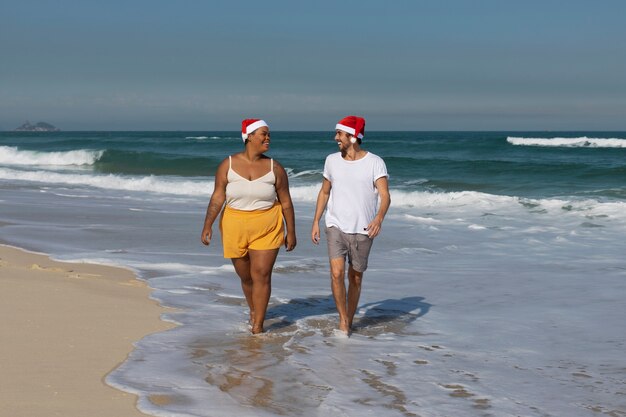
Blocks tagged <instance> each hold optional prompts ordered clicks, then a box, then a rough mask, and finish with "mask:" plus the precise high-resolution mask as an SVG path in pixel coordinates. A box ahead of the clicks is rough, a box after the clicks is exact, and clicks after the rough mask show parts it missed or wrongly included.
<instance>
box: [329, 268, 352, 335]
mask: <svg viewBox="0 0 626 417" xmlns="http://www.w3.org/2000/svg"><path fill="white" fill-rule="evenodd" d="M345 263H346V261H345V259H344V258H335V259H331V260H330V279H331V288H332V290H333V298H334V299H335V305H336V307H337V312H338V313H339V330H341V331H342V332H344V333H346V334H348V333H349V332H350V326H349V324H348V323H349V322H348V312H347V309H346V283H345Z"/></svg>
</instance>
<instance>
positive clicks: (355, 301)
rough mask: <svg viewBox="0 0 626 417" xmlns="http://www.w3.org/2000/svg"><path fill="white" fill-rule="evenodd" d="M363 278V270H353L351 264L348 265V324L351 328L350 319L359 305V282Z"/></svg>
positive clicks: (351, 319) (352, 318)
mask: <svg viewBox="0 0 626 417" xmlns="http://www.w3.org/2000/svg"><path fill="white" fill-rule="evenodd" d="M362 280H363V272H359V271H355V270H354V269H353V268H352V265H350V266H349V267H348V282H349V284H348V311H347V317H348V326H349V328H350V329H352V321H353V320H354V314H355V313H356V309H357V308H358V306H359V298H360V297H361V282H362Z"/></svg>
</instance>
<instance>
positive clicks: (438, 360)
mask: <svg viewBox="0 0 626 417" xmlns="http://www.w3.org/2000/svg"><path fill="white" fill-rule="evenodd" d="M333 136H334V135H333V133H332V132H273V133H272V143H271V149H270V152H269V153H268V154H269V155H270V156H272V157H274V158H276V159H278V160H279V161H280V162H281V163H282V165H283V166H285V167H286V169H287V170H288V173H289V178H290V189H291V193H292V197H293V200H294V205H295V209H296V226H297V227H296V228H297V234H298V246H297V248H296V249H295V250H294V251H293V252H289V253H285V252H284V251H283V252H281V253H280V254H279V257H278V261H277V264H276V267H275V270H274V275H273V292H272V299H271V302H270V308H269V311H268V326H267V328H268V332H267V333H266V334H265V335H263V336H261V337H251V336H249V335H248V333H249V332H248V330H247V328H246V325H245V321H246V316H247V314H246V311H245V301H244V300H243V298H242V294H241V289H240V285H239V281H238V279H237V277H236V274H235V273H234V271H233V268H232V265H231V264H230V263H229V262H228V261H227V260H225V259H224V258H223V257H222V255H221V247H220V243H219V241H215V242H214V243H212V245H211V246H210V247H208V248H207V247H204V246H203V245H201V244H200V241H199V240H200V230H201V227H202V222H203V219H204V212H205V209H206V205H207V203H208V200H209V198H210V194H211V192H212V187H213V173H214V171H215V168H216V166H217V164H218V163H219V162H220V161H221V160H222V159H223V158H224V157H226V156H227V155H228V154H231V153H235V152H238V151H239V150H241V149H242V148H243V144H242V141H241V138H240V136H239V135H238V134H237V133H236V132H58V133H24V132H20V133H17V132H2V133H0V241H2V242H5V243H8V244H13V245H16V246H20V247H24V248H27V249H31V250H36V251H41V252H45V253H50V254H51V255H52V256H53V257H55V258H58V259H62V260H76V261H81V260H86V261H92V262H101V263H107V264H116V265H124V266H127V267H131V268H133V269H134V270H135V271H136V272H137V274H138V275H139V276H140V277H141V278H142V279H145V280H146V281H148V283H149V285H150V286H151V287H152V288H153V289H154V290H153V297H154V298H156V299H158V300H159V301H160V302H161V303H163V304H165V305H167V306H172V307H176V308H177V310H176V311H172V312H169V313H167V314H166V315H165V316H164V319H165V320H171V321H174V322H176V323H178V324H179V326H178V327H176V328H174V329H171V330H168V331H166V332H162V333H157V334H154V335H149V336H147V337H145V338H144V339H142V340H141V341H138V343H137V344H136V350H135V351H134V352H133V353H132V354H131V356H130V357H129V358H128V360H127V361H126V362H125V363H124V364H122V365H121V366H120V367H119V368H118V369H116V370H115V371H114V372H113V373H111V374H110V375H109V376H108V377H107V382H108V383H110V384H111V385H114V386H116V387H118V388H120V389H124V390H126V391H129V392H133V393H136V394H137V395H139V407H140V408H141V409H142V410H143V411H145V412H147V413H150V414H153V415H158V416H203V417H204V416H207V417H208V416H224V415H240V416H259V415H303V416H317V415H338V416H369V415H371V416H377V417H378V416H383V417H385V416H414V415H419V416H433V417H435V416H437V417H439V416H442V415H463V416H482V415H497V416H517V415H527V416H546V415H549V416H562V415H567V416H574V417H576V416H596V415H603V414H606V415H620V414H624V413H626V400H625V399H624V398H625V397H624V388H623V387H624V386H626V372H624V369H626V361H625V360H624V355H623V352H624V349H625V348H626V324H625V323H626V322H625V321H624V317H626V303H624V301H623V294H624V293H625V292H626V260H625V259H626V258H625V257H624V253H626V240H625V239H624V235H625V233H626V201H625V200H626V162H625V161H626V158H625V157H626V132H368V133H367V136H366V138H365V141H364V144H363V146H364V147H365V148H366V149H367V150H369V151H371V152H374V153H376V154H378V155H379V156H381V157H383V158H384V159H385V161H386V163H387V168H388V171H389V173H390V187H391V197H392V207H391V209H390V211H389V213H388V215H387V218H386V219H385V222H384V224H383V231H382V233H381V235H380V236H379V237H377V238H376V241H375V242H374V249H373V252H372V255H371V258H370V267H369V269H368V271H367V272H366V275H365V281H364V286H363V292H362V296H361V303H360V306H359V310H358V312H357V318H356V319H355V327H356V328H355V332H354V334H353V335H352V337H351V338H349V339H345V338H341V337H337V335H335V334H334V333H333V329H334V328H335V327H336V313H335V310H334V306H333V302H332V298H331V297H330V287H329V277H328V264H327V262H328V261H327V259H326V250H325V247H324V245H319V246H316V245H313V244H312V243H311V242H310V238H309V233H310V227H311V220H312V216H313V211H314V203H315V199H316V196H317V191H318V189H319V184H320V181H321V178H322V177H321V172H322V168H323V162H324V158H325V157H326V155H327V154H329V153H331V152H335V151H336V150H337V146H336V144H335V142H334V140H333ZM216 230H217V228H216ZM156 395H158V396H159V398H160V401H154V400H153V399H154V398H155V396H156ZM163 398H167V399H168V400H167V401H163Z"/></svg>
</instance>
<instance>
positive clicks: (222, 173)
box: [200, 158, 228, 245]
mask: <svg viewBox="0 0 626 417" xmlns="http://www.w3.org/2000/svg"><path fill="white" fill-rule="evenodd" d="M227 175H228V158H227V159H224V160H223V161H222V162H221V163H220V164H219V166H218V167H217V170H216V172H215V186H214V189H213V194H212V195H211V200H210V201H209V205H208V206H207V209H206V216H205V217H204V227H203V228H202V236H201V237H200V240H201V241H202V243H204V244H205V245H208V244H209V243H211V236H212V234H213V230H212V229H213V223H214V222H215V219H216V218H217V216H218V215H219V214H220V212H221V211H222V207H223V206H224V201H225V200H226V184H228V178H227Z"/></svg>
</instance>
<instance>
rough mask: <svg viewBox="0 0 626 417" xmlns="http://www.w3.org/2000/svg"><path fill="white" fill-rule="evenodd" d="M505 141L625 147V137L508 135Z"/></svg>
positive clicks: (527, 144)
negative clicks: (531, 136) (529, 136)
mask: <svg viewBox="0 0 626 417" xmlns="http://www.w3.org/2000/svg"><path fill="white" fill-rule="evenodd" d="M506 141H507V142H509V143H510V144H512V145H518V146H552V147H568V148H626V139H618V138H588V137H586V136H582V137H579V138H550V139H548V138H519V137H512V136H509V137H507V138H506Z"/></svg>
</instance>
